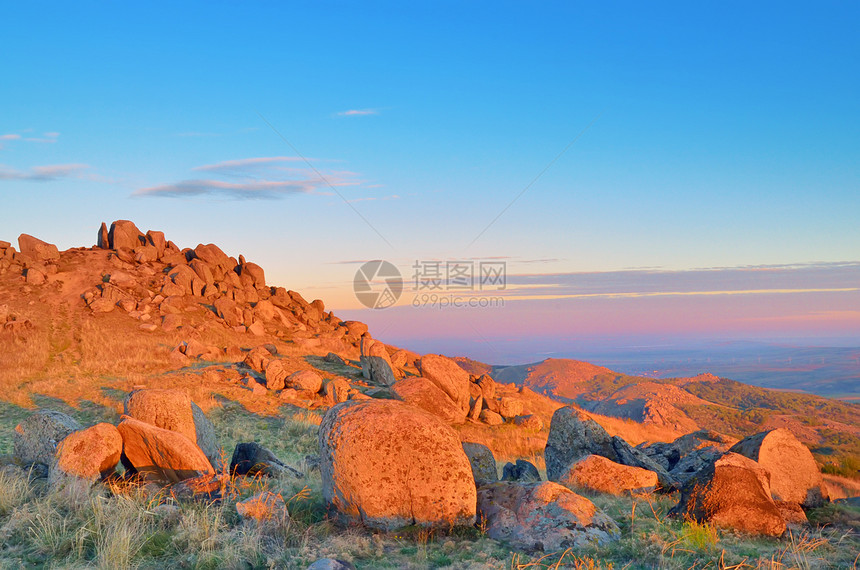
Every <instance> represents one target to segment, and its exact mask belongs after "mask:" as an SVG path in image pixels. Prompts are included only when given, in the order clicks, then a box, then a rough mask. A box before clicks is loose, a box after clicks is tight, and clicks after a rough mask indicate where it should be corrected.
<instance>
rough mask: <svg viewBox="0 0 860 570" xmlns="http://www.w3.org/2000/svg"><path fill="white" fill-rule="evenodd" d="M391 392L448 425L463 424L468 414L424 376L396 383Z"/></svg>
mask: <svg viewBox="0 0 860 570" xmlns="http://www.w3.org/2000/svg"><path fill="white" fill-rule="evenodd" d="M391 391H392V392H393V393H394V395H395V396H397V397H398V398H400V399H401V400H403V401H404V402H406V403H407V404H409V405H410V406H415V407H418V408H421V409H422V410H426V411H428V412H430V413H431V414H433V415H435V416H439V417H440V418H442V419H443V420H444V421H446V422H448V423H452V424H454V423H458V424H461V423H463V422H465V421H466V414H465V412H464V411H463V409H462V408H460V407H459V406H457V405H456V404H455V403H454V402H453V401H451V399H450V398H449V397H448V395H447V394H446V393H445V392H443V391H442V389H441V388H439V386H437V385H436V384H434V383H433V382H431V381H430V380H428V379H427V378H424V377H423V376H412V377H410V378H404V379H403V380H399V381H397V382H395V383H394V385H393V386H392V387H391Z"/></svg>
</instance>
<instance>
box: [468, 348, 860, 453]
mask: <svg viewBox="0 0 860 570" xmlns="http://www.w3.org/2000/svg"><path fill="white" fill-rule="evenodd" d="M455 360H457V361H458V363H459V364H460V366H461V367H463V368H465V369H466V370H468V371H470V373H472V374H476V373H477V372H480V373H487V374H490V375H491V376H492V377H493V378H494V379H496V380H497V381H498V382H502V383H507V384H515V385H517V386H520V387H526V388H529V389H531V390H533V391H535V392H537V393H540V394H543V395H545V396H548V397H550V398H553V399H555V400H557V401H560V402H565V403H575V404H577V405H579V406H581V407H582V408H583V409H585V410H588V411H591V412H594V413H598V414H601V415H605V416H610V417H617V418H622V419H627V420H632V421H636V422H642V423H645V424H653V425H655V426H660V427H665V428H671V429H674V430H677V431H679V432H690V431H694V430H696V429H700V428H703V429H711V430H716V431H719V432H721V433H725V434H728V435H732V436H735V437H744V435H746V434H749V433H754V432H756V431H761V430H766V429H775V428H778V427H787V428H789V429H791V430H792V431H793V432H794V433H795V434H797V436H798V437H799V438H800V439H801V440H802V441H804V442H805V443H806V444H808V445H809V446H810V447H811V448H812V450H813V452H814V453H815V454H816V455H817V456H818V458H819V459H820V460H821V461H822V462H824V463H827V462H828V461H829V460H834V461H835V460H837V459H838V458H843V457H849V456H857V455H860V405H857V404H853V403H847V402H842V401H839V400H833V399H829V398H824V397H822V396H815V395H811V394H803V393H796V392H786V391H779V390H772V389H768V388H761V387H757V386H751V385H748V384H743V383H741V382H736V381H734V380H730V379H728V378H720V377H717V376H715V375H713V374H708V373H705V374H698V375H696V376H689V377H682V378H665V379H655V378H649V377H645V376H630V375H626V374H621V373H618V372H615V371H613V370H610V369H609V368H606V367H603V366H598V365H595V364H591V363H589V362H584V361H580V360H573V359H565V358H548V359H546V360H543V361H541V362H535V363H531V364H523V365H516V366H492V365H489V364H485V363H482V362H478V361H476V360H471V359H467V358H457V359H455Z"/></svg>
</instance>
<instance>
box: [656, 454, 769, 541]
mask: <svg viewBox="0 0 860 570" xmlns="http://www.w3.org/2000/svg"><path fill="white" fill-rule="evenodd" d="M769 478H770V475H769V474H768V472H767V471H766V470H765V469H764V468H763V467H761V466H760V465H759V464H758V463H756V462H755V461H753V460H752V459H749V458H747V457H744V456H743V455H740V454H738V453H726V454H725V455H723V456H722V457H720V458H719V459H718V460H717V461H716V462H714V463H713V464H712V465H711V466H710V467H708V468H706V469H703V470H702V471H700V472H699V473H698V475H696V477H694V478H692V479H690V480H689V481H688V482H687V484H686V485H684V488H683V489H682V491H681V500H680V501H679V502H678V504H677V505H676V506H675V508H674V509H672V514H673V515H674V516H678V517H683V518H690V519H693V520H696V521H698V522H708V523H711V524H714V525H716V526H719V527H724V528H731V529H736V530H740V531H743V532H747V533H751V534H764V535H770V536H779V535H781V534H782V533H783V532H785V520H784V519H783V517H782V515H781V514H780V512H779V509H778V508H777V506H776V504H775V503H774V501H773V499H772V498H771V494H770V482H769Z"/></svg>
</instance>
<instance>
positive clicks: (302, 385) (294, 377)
mask: <svg viewBox="0 0 860 570" xmlns="http://www.w3.org/2000/svg"><path fill="white" fill-rule="evenodd" d="M286 385H287V387H289V388H293V389H295V390H304V391H307V392H313V393H317V392H319V391H320V390H321V389H322V385H323V379H322V376H320V375H319V374H317V373H316V372H314V371H313V370H299V371H298V372H293V373H292V374H290V375H289V376H288V377H287V379H286Z"/></svg>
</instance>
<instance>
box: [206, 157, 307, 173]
mask: <svg viewBox="0 0 860 570" xmlns="http://www.w3.org/2000/svg"><path fill="white" fill-rule="evenodd" d="M308 160H311V161H314V162H318V159H316V158H309V159H308ZM291 162H304V160H303V159H302V158H301V157H298V156H262V157H257V158H240V159H238V160H225V161H223V162H216V163H215V164H204V165H203V166H196V167H194V168H192V169H191V170H194V171H197V172H229V171H235V170H242V171H247V170H256V169H259V168H261V167H267V166H272V165H278V164H281V163H291Z"/></svg>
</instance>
